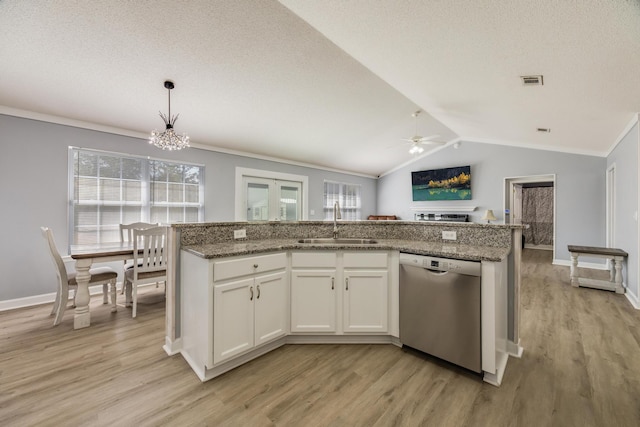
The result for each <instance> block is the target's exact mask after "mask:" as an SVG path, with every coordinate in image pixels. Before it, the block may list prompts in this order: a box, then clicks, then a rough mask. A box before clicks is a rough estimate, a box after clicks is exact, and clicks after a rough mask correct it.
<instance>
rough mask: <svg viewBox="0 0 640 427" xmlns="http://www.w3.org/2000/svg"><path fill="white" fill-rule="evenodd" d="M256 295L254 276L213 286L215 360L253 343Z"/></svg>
mask: <svg viewBox="0 0 640 427" xmlns="http://www.w3.org/2000/svg"><path fill="white" fill-rule="evenodd" d="M254 299H255V289H254V280H253V278H251V279H244V280H238V281H235V282H230V283H225V284H222V285H215V286H214V287H213V305H214V310H213V363H218V362H221V361H223V360H226V359H228V358H230V357H233V356H235V355H237V354H240V353H243V352H245V351H247V350H249V349H251V348H252V347H253V345H254V344H253V301H254ZM202 327H205V326H204V325H203V326H202Z"/></svg>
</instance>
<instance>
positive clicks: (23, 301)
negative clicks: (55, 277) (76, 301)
mask: <svg viewBox="0 0 640 427" xmlns="http://www.w3.org/2000/svg"><path fill="white" fill-rule="evenodd" d="M120 285H122V283H118V286H120ZM70 294H72V292H70ZM98 294H102V285H96V286H89V295H98ZM55 299H56V293H55V292H52V293H49V294H41V295H33V296H30V297H24V298H16V299H9V300H5V301H0V311H7V310H14V309H16V308H24V307H32V306H34V305H41V304H52V303H53V302H54V301H55ZM69 299H71V298H69Z"/></svg>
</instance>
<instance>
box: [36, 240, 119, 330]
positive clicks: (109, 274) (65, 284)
mask: <svg viewBox="0 0 640 427" xmlns="http://www.w3.org/2000/svg"><path fill="white" fill-rule="evenodd" d="M40 230H41V231H42V236H43V237H44V239H45V240H46V241H47V245H48V247H49V253H50V254H51V259H52V260H53V264H54V266H55V268H56V275H57V276H58V291H57V293H56V300H55V302H54V303H53V310H51V315H53V314H55V315H56V317H55V319H54V320H53V325H54V326H56V325H58V324H60V321H62V315H63V314H64V311H65V309H66V308H67V303H68V301H69V289H72V290H73V306H74V307H75V306H76V293H77V290H78V283H77V282H76V273H75V272H73V273H69V272H67V268H66V267H65V265H64V262H63V261H62V257H61V256H60V252H58V249H57V248H56V244H55V241H54V240H53V232H52V231H51V229H49V228H48V227H40ZM89 274H90V275H91V278H90V279H89V285H102V293H103V297H102V298H103V300H102V302H103V304H108V303H109V292H108V286H109V285H111V304H112V307H111V312H115V311H116V310H117V308H116V281H117V280H118V273H117V272H116V271H115V270H114V269H113V268H111V267H97V268H92V269H90V270H89Z"/></svg>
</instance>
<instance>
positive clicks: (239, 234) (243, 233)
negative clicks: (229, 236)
mask: <svg viewBox="0 0 640 427" xmlns="http://www.w3.org/2000/svg"><path fill="white" fill-rule="evenodd" d="M245 237H247V230H245V229H244V228H243V229H242V230H233V238H234V239H244V238H245Z"/></svg>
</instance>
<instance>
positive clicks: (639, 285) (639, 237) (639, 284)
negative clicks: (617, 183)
mask: <svg viewBox="0 0 640 427" xmlns="http://www.w3.org/2000/svg"><path fill="white" fill-rule="evenodd" d="M638 121H640V113H638V114H636V122H638ZM636 152H637V154H638V159H637V163H636V173H637V175H638V209H637V210H636V214H635V219H636V242H638V243H637V245H638V246H637V252H636V254H637V256H638V259H637V260H636V283H635V284H636V292H637V293H640V280H638V274H639V273H640V271H638V269H637V266H638V265H640V227H638V212H640V173H638V169H640V168H639V166H640V126H639V127H638V135H637V143H636ZM627 274H628V273H627ZM632 297H633V299H631V298H632ZM627 298H628V299H629V301H631V305H633V306H634V307H635V308H637V309H640V301H638V295H637V294H632V293H631V292H629V290H628V289H627Z"/></svg>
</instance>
